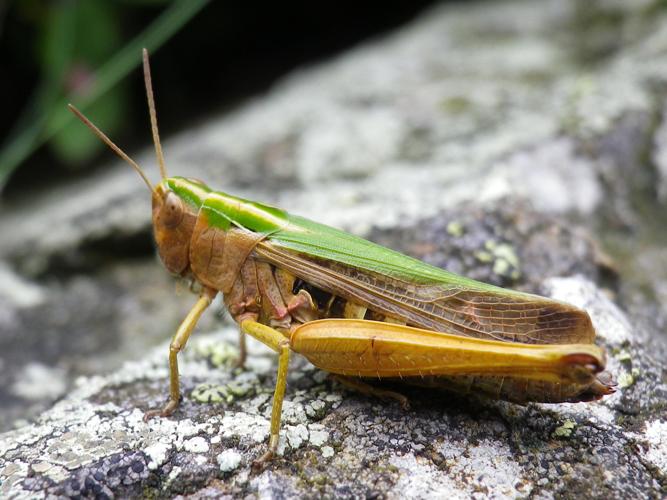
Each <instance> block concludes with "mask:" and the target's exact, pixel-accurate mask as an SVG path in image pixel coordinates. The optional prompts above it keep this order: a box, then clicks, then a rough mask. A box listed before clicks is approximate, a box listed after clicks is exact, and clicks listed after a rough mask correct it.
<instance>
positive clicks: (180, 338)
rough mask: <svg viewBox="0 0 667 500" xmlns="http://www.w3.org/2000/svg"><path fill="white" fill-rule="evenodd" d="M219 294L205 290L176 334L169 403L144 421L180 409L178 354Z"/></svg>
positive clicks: (145, 416) (170, 376) (173, 339)
mask: <svg viewBox="0 0 667 500" xmlns="http://www.w3.org/2000/svg"><path fill="white" fill-rule="evenodd" d="M217 293H218V292H217V291H215V290H212V289H209V288H206V289H204V291H203V292H202V294H201V296H200V297H199V300H197V303H196V304H195V305H194V307H193V308H192V309H190V312H189V313H188V315H187V316H186V317H185V319H184V320H183V322H182V323H181V325H180V326H179V327H178V330H176V334H175V335H174V337H173V338H172V339H171V344H169V401H167V404H166V405H165V406H164V408H162V409H160V410H150V411H147V412H146V413H144V421H148V419H150V418H152V417H168V416H169V415H171V414H172V413H174V410H176V408H177V407H178V403H179V401H180V399H181V389H180V381H179V379H178V353H179V352H180V351H181V350H182V349H183V348H184V347H185V344H186V343H187V341H188V339H189V338H190V334H191V333H192V331H193V330H194V328H195V325H196V324H197V321H199V318H201V315H202V314H203V313H204V311H205V310H206V308H207V307H208V306H209V305H211V302H212V301H213V299H214V298H215V295H216V294H217Z"/></svg>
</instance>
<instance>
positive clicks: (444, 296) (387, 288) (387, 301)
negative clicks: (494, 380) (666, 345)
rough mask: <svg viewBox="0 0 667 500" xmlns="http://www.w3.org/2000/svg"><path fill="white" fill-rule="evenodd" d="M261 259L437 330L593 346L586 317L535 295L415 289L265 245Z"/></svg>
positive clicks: (442, 286) (452, 287)
mask: <svg viewBox="0 0 667 500" xmlns="http://www.w3.org/2000/svg"><path fill="white" fill-rule="evenodd" d="M255 252H256V254H257V256H258V257H259V258H261V259H264V260H266V261H268V262H270V263H272V264H274V265H275V266H277V267H281V268H283V269H286V270H288V271H290V272H292V273H293V274H294V275H296V276H298V277H299V278H301V279H303V280H304V281H306V282H308V283H311V284H313V285H314V286H316V287H318V288H321V289H323V290H326V291H328V292H330V293H334V294H336V295H339V296H341V297H343V298H345V299H349V300H354V301H355V302H358V303H360V304H363V305H365V306H367V307H369V308H370V309H373V310H377V311H381V312H383V313H385V314H388V315H390V316H394V317H397V318H400V319H402V320H404V321H406V323H408V324H411V325H415V326H419V327H422V328H426V329H429V330H433V331H439V332H445V333H452V334H458V335H464V336H469V337H477V338H486V339H496V340H503V341H509V342H523V343H530V344H570V343H592V342H593V340H594V338H595V330H594V328H593V325H592V323H591V320H590V317H589V316H588V314H587V313H586V312H585V311H583V310H581V309H578V308H576V307H574V306H572V305H570V304H566V303H563V302H559V301H555V300H551V299H546V298H544V297H539V296H537V295H530V294H524V293H518V292H513V291H507V292H505V291H504V290H503V289H499V288H496V287H489V289H488V290H480V289H476V288H472V289H471V288H467V287H465V286H462V285H461V284H450V283H434V284H415V283H411V282H409V281H408V280H406V279H402V278H396V277H389V276H385V275H382V274H380V273H377V272H375V271H372V270H368V269H360V268H357V267H354V266H350V265H347V264H343V263H341V262H336V261H331V260H328V259H323V258H318V257H313V256H311V255H305V254H303V253H299V252H295V251H293V250H291V249H287V248H284V247H281V246H280V245H279V244H276V243H273V242H271V241H263V242H261V243H260V244H259V245H258V246H257V247H256V248H255Z"/></svg>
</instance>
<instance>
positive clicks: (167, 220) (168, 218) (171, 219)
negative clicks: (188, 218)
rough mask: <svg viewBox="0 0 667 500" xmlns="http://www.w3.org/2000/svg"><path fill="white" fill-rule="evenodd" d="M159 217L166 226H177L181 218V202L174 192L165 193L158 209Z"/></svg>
mask: <svg viewBox="0 0 667 500" xmlns="http://www.w3.org/2000/svg"><path fill="white" fill-rule="evenodd" d="M160 219H162V223H163V224H164V225H165V226H166V227H168V228H174V227H176V226H178V225H179V224H180V223H181V220H183V202H182V201H181V199H180V198H179V197H178V195H177V194H176V193H174V192H172V191H169V192H168V193H167V196H166V197H165V199H164V204H163V205H162V209H161V210H160Z"/></svg>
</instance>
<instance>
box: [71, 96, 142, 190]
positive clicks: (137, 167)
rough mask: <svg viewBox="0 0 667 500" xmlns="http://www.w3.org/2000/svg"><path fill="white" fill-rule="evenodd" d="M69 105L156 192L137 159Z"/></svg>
mask: <svg viewBox="0 0 667 500" xmlns="http://www.w3.org/2000/svg"><path fill="white" fill-rule="evenodd" d="M67 107H68V108H69V110H70V111H71V112H72V113H74V114H75V115H76V117H77V118H78V119H79V120H81V121H82V122H83V123H84V125H86V127H88V128H89V129H90V130H92V131H93V133H94V134H95V135H96V136H97V137H99V138H100V139H101V140H102V142H104V143H105V144H106V145H107V146H109V147H110V148H111V149H112V150H113V152H114V153H116V154H117V155H118V156H120V157H121V158H122V159H123V160H125V161H126V162H128V163H129V164H130V165H132V168H134V170H136V171H137V173H138V174H139V175H140V176H141V178H142V179H143V180H144V182H145V183H146V186H148V189H149V190H150V192H151V193H155V190H154V189H153V186H152V185H151V182H150V181H149V180H148V177H146V174H145V173H144V171H143V170H141V167H140V166H139V165H138V164H137V162H136V161H134V160H133V159H132V158H130V157H129V156H127V155H126V154H125V152H124V151H123V150H122V149H120V148H119V147H118V146H116V145H115V144H114V143H113V141H112V140H111V139H109V138H108V137H107V136H106V135H105V134H104V132H102V131H101V130H100V129H99V128H97V127H96V126H95V125H93V122H91V121H90V120H89V119H88V118H86V117H85V116H84V115H83V113H81V111H79V110H78V109H76V108H75V107H74V106H73V105H71V104H68V105H67Z"/></svg>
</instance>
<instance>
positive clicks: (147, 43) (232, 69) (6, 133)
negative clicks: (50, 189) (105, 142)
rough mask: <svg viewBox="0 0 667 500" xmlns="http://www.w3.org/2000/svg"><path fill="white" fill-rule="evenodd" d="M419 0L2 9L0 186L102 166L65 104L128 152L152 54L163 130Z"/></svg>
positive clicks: (41, 0)
mask: <svg viewBox="0 0 667 500" xmlns="http://www.w3.org/2000/svg"><path fill="white" fill-rule="evenodd" d="M430 3H433V2H429V1H425V0H420V1H413V2H403V1H400V0H389V1H385V2H383V3H382V4H381V5H380V4H374V3H372V2H371V3H367V2H360V3H352V2H348V3H346V2H301V1H297V2H259V1H256V0H253V1H246V2H225V1H216V2H209V1H207V0H188V1H164V0H115V1H109V0H60V1H46V0H21V1H15V2H0V75H2V78H0V96H1V97H0V99H1V103H2V110H3V112H2V115H1V119H0V189H2V196H3V197H12V196H19V195H20V193H21V191H22V189H24V188H31V187H35V184H39V183H44V182H52V181H54V180H55V179H59V180H64V181H66V180H67V178H68V176H72V175H82V172H85V170H86V169H88V168H91V167H92V166H93V165H98V164H99V163H100V162H99V161H98V160H99V155H100V154H109V153H107V152H104V153H102V145H101V143H100V142H99V141H98V140H97V138H95V137H94V136H93V135H92V134H90V133H89V132H88V131H87V130H86V129H85V128H83V127H81V126H80V125H79V124H76V123H75V122H74V120H73V117H72V116H71V115H70V114H69V112H68V111H67V109H66V103H67V102H70V101H71V102H73V103H75V104H76V105H77V106H78V107H79V108H81V109H82V110H83V111H84V112H85V113H86V114H87V115H88V116H89V117H90V118H91V119H92V120H93V121H94V122H95V123H96V124H98V126H99V127H100V128H101V129H102V130H104V131H105V132H107V133H108V134H109V135H110V136H111V137H113V139H114V140H115V141H116V142H117V143H119V144H121V145H123V148H126V149H129V150H130V151H131V150H132V149H133V148H135V147H138V146H139V145H141V144H145V143H146V142H148V141H149V139H150V137H149V135H150V134H149V133H148V131H149V128H148V126H147V113H146V106H145V97H144V94H143V83H142V80H141V72H140V71H135V69H136V68H137V67H138V66H139V64H140V61H141V57H140V49H141V47H147V48H148V49H149V51H150V52H151V56H152V67H153V73H154V74H153V80H154V85H155V87H156V98H157V104H158V112H159V116H160V126H161V130H162V133H163V135H168V134H169V133H170V132H173V131H176V130H180V129H182V128H184V127H187V126H188V124H190V123H192V122H193V121H196V120H197V119H198V117H200V116H202V115H203V114H205V113H206V112H207V111H208V112H210V110H211V109H215V110H221V109H222V110H224V109H225V108H227V107H232V106H234V105H235V104H237V103H239V102H241V101H243V100H244V99H245V98H248V97H249V96H251V95H253V94H256V93H258V92H261V91H262V90H265V89H266V88H268V87H269V86H270V85H271V83H272V82H273V81H275V80H276V79H277V78H278V77H280V76H281V75H283V74H285V73H286V72H288V71H289V70H291V69H293V68H294V67H296V66H299V65H302V64H304V63H307V62H312V61H316V60H318V59H321V58H324V57H327V56H330V55H332V54H334V53H336V52H338V51H341V50H343V49H345V48H347V47H349V46H350V45H353V44H355V43H357V42H359V41H361V40H363V39H365V38H368V37H370V36H372V35H375V34H377V33H380V32H382V31H386V30H389V29H391V28H394V27H396V26H397V25H400V24H402V23H404V22H407V21H408V20H410V19H411V18H412V17H414V16H415V15H416V14H417V13H418V12H419V11H420V10H422V9H423V8H424V7H426V6H427V5H428V4H430Z"/></svg>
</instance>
